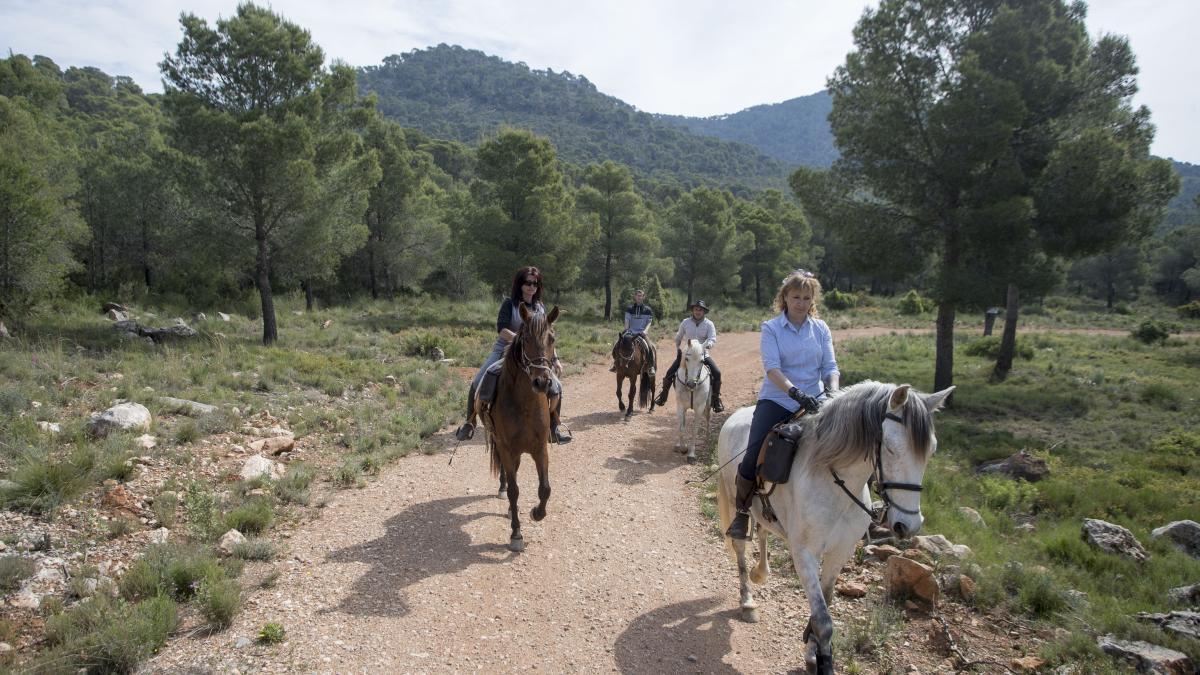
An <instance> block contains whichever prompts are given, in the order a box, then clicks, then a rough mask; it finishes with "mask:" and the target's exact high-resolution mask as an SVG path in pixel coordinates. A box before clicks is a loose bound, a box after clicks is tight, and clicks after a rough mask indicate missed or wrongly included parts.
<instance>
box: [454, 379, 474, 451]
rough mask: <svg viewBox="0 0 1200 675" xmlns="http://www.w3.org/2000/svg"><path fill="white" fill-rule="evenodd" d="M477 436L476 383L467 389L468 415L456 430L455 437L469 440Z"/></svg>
mask: <svg viewBox="0 0 1200 675" xmlns="http://www.w3.org/2000/svg"><path fill="white" fill-rule="evenodd" d="M474 436H475V384H474V383H472V384H471V388H470V389H468V390H467V417H466V421H464V422H463V423H462V426H460V427H459V428H458V429H455V431H454V437H455V438H457V439H458V440H460V441H469V440H471V439H472V438H473V437H474Z"/></svg>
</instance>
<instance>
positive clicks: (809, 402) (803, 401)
mask: <svg viewBox="0 0 1200 675" xmlns="http://www.w3.org/2000/svg"><path fill="white" fill-rule="evenodd" d="M788 396H790V397H791V399H792V400H793V401H795V402H796V403H799V404H800V408H801V409H803V410H804V412H806V413H809V414H812V413H815V412H817V410H820V408H821V404H820V403H819V402H818V401H817V399H815V398H813V397H811V396H809V395H808V394H806V393H804V392H802V391H800V390H799V389H797V388H795V387H792V388H791V389H788Z"/></svg>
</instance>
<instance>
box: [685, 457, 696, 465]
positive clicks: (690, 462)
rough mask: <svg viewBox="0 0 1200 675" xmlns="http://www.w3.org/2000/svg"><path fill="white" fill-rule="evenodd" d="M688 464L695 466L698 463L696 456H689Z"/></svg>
mask: <svg viewBox="0 0 1200 675" xmlns="http://www.w3.org/2000/svg"><path fill="white" fill-rule="evenodd" d="M687 462H688V464H695V463H696V456H695V455H688V456H687Z"/></svg>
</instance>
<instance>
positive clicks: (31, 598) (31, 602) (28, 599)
mask: <svg viewBox="0 0 1200 675" xmlns="http://www.w3.org/2000/svg"><path fill="white" fill-rule="evenodd" d="M8 604H10V605H12V606H13V607H17V608H20V609H37V608H38V607H41V606H42V598H41V597H40V596H39V595H38V594H37V593H34V592H33V591H31V590H29V589H28V588H24V589H21V591H20V592H19V593H17V594H16V595H14V596H13V597H12V598H11V599H9V601H8Z"/></svg>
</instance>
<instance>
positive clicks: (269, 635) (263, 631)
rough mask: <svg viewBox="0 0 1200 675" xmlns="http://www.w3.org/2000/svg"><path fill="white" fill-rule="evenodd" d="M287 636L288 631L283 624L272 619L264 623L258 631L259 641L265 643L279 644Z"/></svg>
mask: <svg viewBox="0 0 1200 675" xmlns="http://www.w3.org/2000/svg"><path fill="white" fill-rule="evenodd" d="M286 638H287V631H285V630H284V629H283V624H281V623H278V622H275V621H270V622H267V623H266V624H264V625H263V627H262V628H260V629H259V631H258V641H259V642H260V643H262V644H264V645H277V644H279V643H280V642H283V641H284V640H285V639H286Z"/></svg>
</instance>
